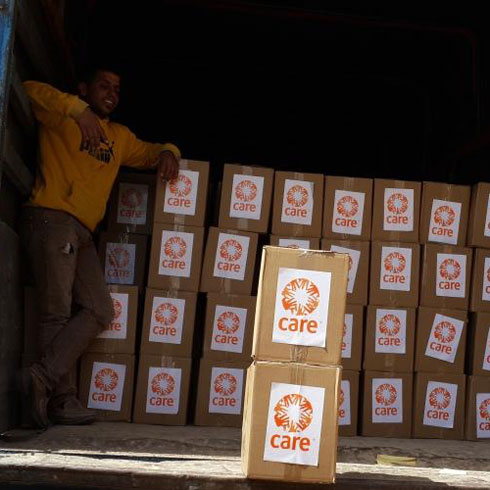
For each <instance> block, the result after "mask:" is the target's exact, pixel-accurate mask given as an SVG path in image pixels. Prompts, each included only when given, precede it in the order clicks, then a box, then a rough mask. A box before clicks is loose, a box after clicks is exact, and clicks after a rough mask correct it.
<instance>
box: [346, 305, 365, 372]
mask: <svg viewBox="0 0 490 490" xmlns="http://www.w3.org/2000/svg"><path fill="white" fill-rule="evenodd" d="M363 338H364V306H362V305H347V306H346V307H345V320H344V330H343V336H342V367H343V368H344V369H348V370H351V371H360V370H361V361H362V351H363V349H362V341H363Z"/></svg>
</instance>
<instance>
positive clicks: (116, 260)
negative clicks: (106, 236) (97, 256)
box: [109, 247, 130, 269]
mask: <svg viewBox="0 0 490 490" xmlns="http://www.w3.org/2000/svg"><path fill="white" fill-rule="evenodd" d="M129 260H130V255H129V252H128V251H127V250H126V249H125V248H121V247H115V248H113V249H112V250H110V251H109V264H110V265H111V267H114V268H115V269H124V268H125V267H127V266H128V265H129Z"/></svg>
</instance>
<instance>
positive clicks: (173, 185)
mask: <svg viewBox="0 0 490 490" xmlns="http://www.w3.org/2000/svg"><path fill="white" fill-rule="evenodd" d="M169 189H170V192H171V193H172V194H174V195H176V196H177V197H186V196H188V195H189V194H190V193H191V191H192V181H191V179H189V177H187V176H185V175H182V174H179V176H178V177H177V178H176V179H174V180H171V181H170V182H169Z"/></svg>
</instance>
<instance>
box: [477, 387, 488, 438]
mask: <svg viewBox="0 0 490 490" xmlns="http://www.w3.org/2000/svg"><path fill="white" fill-rule="evenodd" d="M476 437H477V438H478V439H490V393H477V394H476Z"/></svg>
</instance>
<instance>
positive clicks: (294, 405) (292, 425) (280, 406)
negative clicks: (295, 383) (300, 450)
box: [274, 393, 313, 432]
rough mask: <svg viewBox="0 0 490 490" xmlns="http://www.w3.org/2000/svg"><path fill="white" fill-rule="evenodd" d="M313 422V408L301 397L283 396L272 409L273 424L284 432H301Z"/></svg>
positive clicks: (295, 394)
mask: <svg viewBox="0 0 490 490" xmlns="http://www.w3.org/2000/svg"><path fill="white" fill-rule="evenodd" d="M312 420H313V406H312V405H311V402H310V401H309V400H308V398H306V397H305V396H303V395H300V394H297V393H294V394H289V395H285V396H283V397H282V398H281V399H280V400H279V401H278V402H277V404H276V406H275V407H274V422H275V424H276V425H277V427H282V429H283V430H284V431H285V432H302V431H304V430H305V429H306V428H307V427H308V426H309V425H310V424H311V422H312Z"/></svg>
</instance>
